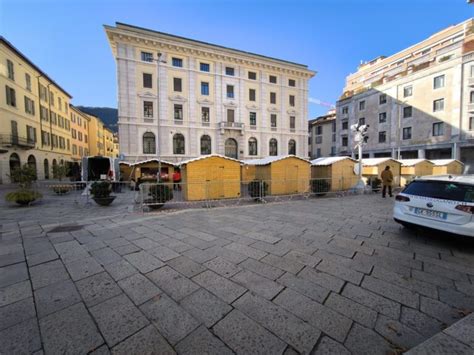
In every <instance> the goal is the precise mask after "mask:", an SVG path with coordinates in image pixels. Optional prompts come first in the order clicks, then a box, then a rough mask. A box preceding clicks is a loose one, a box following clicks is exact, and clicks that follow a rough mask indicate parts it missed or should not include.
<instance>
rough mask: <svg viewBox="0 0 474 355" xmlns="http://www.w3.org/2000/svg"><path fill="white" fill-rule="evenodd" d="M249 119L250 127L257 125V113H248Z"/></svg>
mask: <svg viewBox="0 0 474 355" xmlns="http://www.w3.org/2000/svg"><path fill="white" fill-rule="evenodd" d="M249 118H250V125H251V126H256V125H257V113H256V112H250V113H249Z"/></svg>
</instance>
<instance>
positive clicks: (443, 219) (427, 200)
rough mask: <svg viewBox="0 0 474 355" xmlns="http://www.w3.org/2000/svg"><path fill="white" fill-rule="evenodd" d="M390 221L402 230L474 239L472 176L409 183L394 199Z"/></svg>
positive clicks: (445, 176)
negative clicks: (413, 228)
mask: <svg viewBox="0 0 474 355" xmlns="http://www.w3.org/2000/svg"><path fill="white" fill-rule="evenodd" d="M393 218H394V219H395V221H396V222H398V223H400V224H402V225H404V226H410V225H418V226H423V227H428V228H433V229H437V230H441V231H446V232H450V233H454V234H460V235H465V236H469V237H474V175H467V176H466V175H464V176H451V175H442V176H425V177H421V178H417V179H415V180H413V181H412V182H411V183H410V184H409V185H407V186H406V187H405V188H404V189H403V190H402V192H401V193H399V194H398V195H397V196H396V198H395V206H394V207H393Z"/></svg>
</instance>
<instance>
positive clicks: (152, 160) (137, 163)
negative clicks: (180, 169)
mask: <svg viewBox="0 0 474 355" xmlns="http://www.w3.org/2000/svg"><path fill="white" fill-rule="evenodd" d="M159 161H160V160H159V159H156V158H152V159H146V160H141V161H137V162H134V163H129V162H126V161H121V162H120V164H124V165H128V166H136V165H141V164H145V163H153V162H156V163H158V162H159ZM161 163H162V164H168V165H173V166H174V165H175V164H174V163H171V162H169V161H166V160H162V161H161Z"/></svg>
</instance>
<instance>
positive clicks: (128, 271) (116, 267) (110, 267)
mask: <svg viewBox="0 0 474 355" xmlns="http://www.w3.org/2000/svg"><path fill="white" fill-rule="evenodd" d="M104 268H105V270H106V271H107V272H108V273H109V274H110V276H112V278H113V279H114V280H115V281H118V280H121V279H124V278H126V277H129V276H132V275H134V274H136V273H138V270H137V269H135V268H134V267H133V266H132V265H131V264H130V263H129V262H128V261H126V260H125V259H122V260H120V261H116V262H114V263H110V264H105V265H104Z"/></svg>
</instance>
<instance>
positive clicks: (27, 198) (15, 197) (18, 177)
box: [5, 164, 43, 206]
mask: <svg viewBox="0 0 474 355" xmlns="http://www.w3.org/2000/svg"><path fill="white" fill-rule="evenodd" d="M10 179H11V180H12V181H13V182H16V183H18V189H17V190H16V191H12V192H9V193H7V194H6V196H5V200H7V201H9V202H16V203H17V204H19V205H21V206H28V205H30V204H31V203H32V202H34V201H36V200H38V199H40V198H41V197H43V196H42V195H41V194H40V193H39V192H38V191H34V190H32V189H31V185H32V183H33V181H35V180H36V171H35V169H34V168H33V167H31V166H29V165H28V164H24V165H23V166H22V167H17V168H15V169H13V171H12V172H11V175H10Z"/></svg>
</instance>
